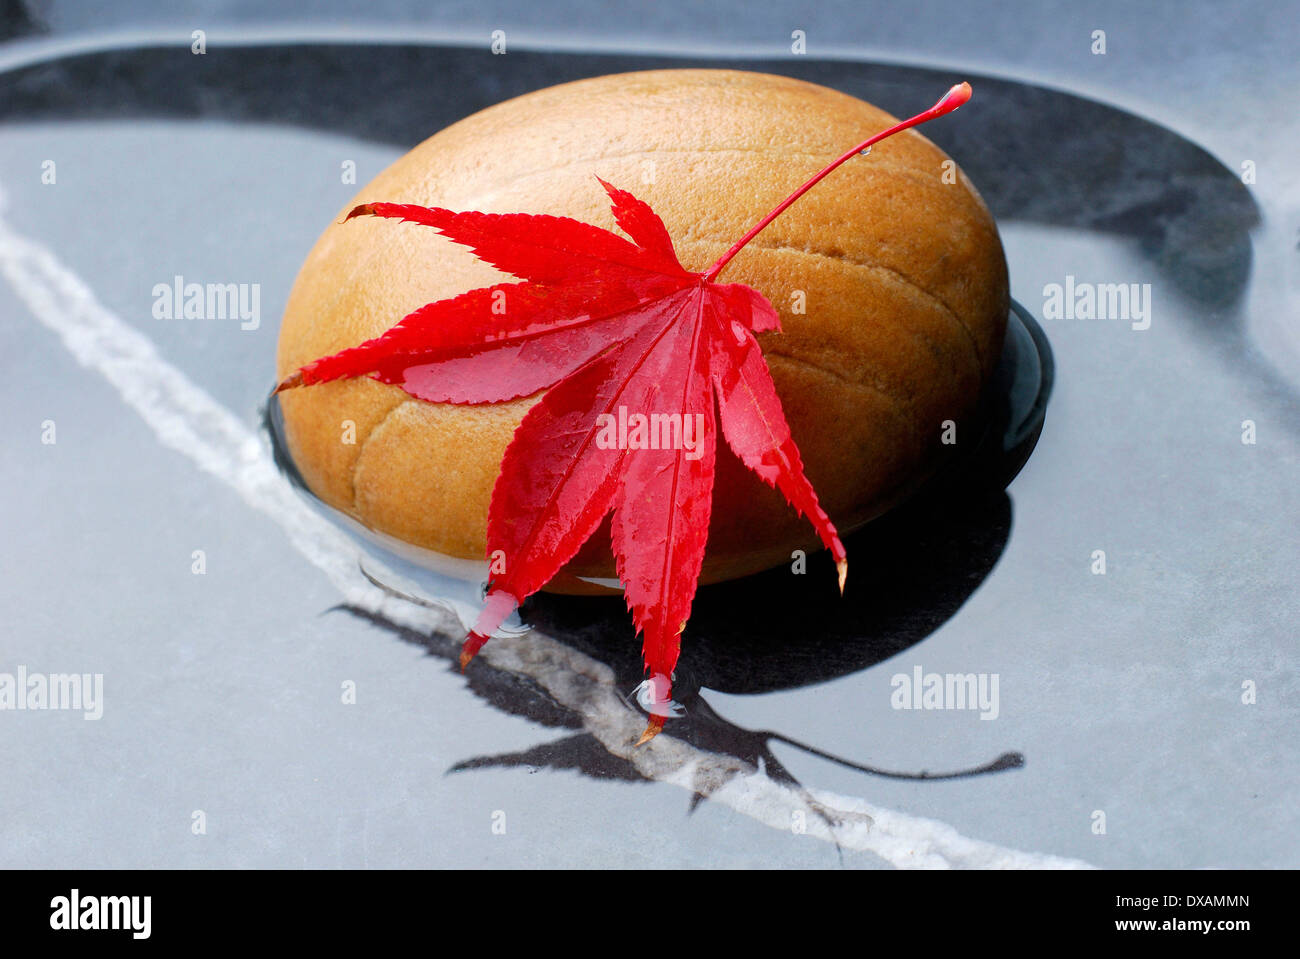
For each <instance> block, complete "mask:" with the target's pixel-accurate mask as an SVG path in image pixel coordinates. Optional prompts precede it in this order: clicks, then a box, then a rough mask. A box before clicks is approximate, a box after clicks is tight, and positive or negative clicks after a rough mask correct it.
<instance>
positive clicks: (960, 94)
mask: <svg viewBox="0 0 1300 959" xmlns="http://www.w3.org/2000/svg"><path fill="white" fill-rule="evenodd" d="M970 95H971V89H970V84H969V83H958V84H957V85H956V86H954V87H952V89H950V90H949V91H948V92H947V93H945V94H944V95H943V97H942V98H941V99H940V100H939V102H938V103H936V104H935V105H934V106H932V107H930V109H928V110H926V111H925V112H924V113H918V114H917V115H916V116H914V117H912V118H911V119H909V120H904V121H903V122H902V123H898V124H895V125H894V126H892V127H890V128H889V129H888V130H884V131H882V132H880V133H877V134H876V135H875V136H873V137H870V138H869V139H866V140H863V141H862V142H861V143H859V144H858V145H857V146H855V147H854V148H853V149H852V150H849V151H848V152H846V153H845V154H844V155H843V156H841V157H840V158H839V159H838V160H836V161H835V162H834V163H832V164H830V165H829V166H827V167H826V168H825V169H823V170H822V171H821V172H820V173H818V174H817V175H816V176H814V177H813V178H812V179H810V180H809V181H808V182H807V183H805V184H804V185H803V186H801V187H799V189H797V190H795V191H794V192H793V193H791V194H790V195H789V196H788V197H786V198H785V199H784V200H782V201H781V203H780V204H779V205H778V206H777V207H776V209H774V210H773V211H772V212H771V213H769V214H768V215H767V216H765V217H763V219H761V220H759V221H758V222H757V223H756V224H754V227H753V229H751V230H750V231H749V232H748V233H746V234H745V235H744V236H742V237H741V238H740V239H739V240H737V241H736V244H735V246H733V247H732V248H731V249H730V250H728V251H727V252H726V253H724V254H722V256H720V257H718V260H717V262H715V263H714V264H713V265H712V266H711V267H709V268H708V269H707V270H705V271H704V273H703V274H701V275H702V276H703V278H704V279H705V280H706V281H709V282H712V281H713V280H714V279H716V278H717V275H718V274H719V273H721V272H722V268H723V267H725V266H726V265H727V264H728V263H730V262H731V258H732V257H734V256H735V255H736V254H737V253H739V252H740V251H741V250H743V249H744V248H745V244H747V243H748V242H749V241H750V240H752V239H753V238H754V237H756V236H758V234H759V233H761V232H763V229H764V228H765V227H766V226H767V225H768V224H769V223H771V222H772V221H773V220H775V219H776V218H777V217H778V216H780V215H781V214H782V213H784V212H785V211H786V210H787V209H788V208H789V207H790V205H791V204H792V203H794V201H795V200H797V199H799V197H801V196H803V195H804V194H805V193H807V192H808V191H809V190H811V189H812V188H813V187H815V186H816V185H817V184H818V183H820V182H821V181H822V180H823V179H825V178H826V177H827V176H828V175H829V174H830V173H831V172H833V171H834V170H835V169H836V168H837V167H838V166H839V165H840V164H842V163H847V162H848V161H849V160H851V159H853V157H855V156H857V155H858V154H859V153H861V152H862V151H863V150H866V149H867V148H869V147H870V146H871V145H872V144H873V143H879V142H880V141H881V140H883V139H885V138H886V137H891V136H893V135H894V134H895V133H898V132H900V131H902V130H906V129H908V128H909V127H914V126H919V125H920V124H922V123H925V122H926V121H927V120H933V119H934V118H935V117H941V116H943V115H944V114H946V113H952V111H954V110H956V109H957V108H958V107H959V106H961V105H962V104H963V103H965V102H966V101H967V100H969V99H970Z"/></svg>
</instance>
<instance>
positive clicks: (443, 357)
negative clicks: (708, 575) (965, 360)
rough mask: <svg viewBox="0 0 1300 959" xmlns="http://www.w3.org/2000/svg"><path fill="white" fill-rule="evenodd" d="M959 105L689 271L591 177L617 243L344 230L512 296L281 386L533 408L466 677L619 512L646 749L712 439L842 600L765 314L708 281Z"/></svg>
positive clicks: (456, 302)
mask: <svg viewBox="0 0 1300 959" xmlns="http://www.w3.org/2000/svg"><path fill="white" fill-rule="evenodd" d="M969 97H970V87H969V86H968V85H966V84H959V85H958V86H956V87H953V88H952V90H950V91H949V92H948V94H947V95H946V96H945V97H944V98H943V99H942V100H940V101H939V102H938V103H937V104H935V106H934V107H932V108H931V109H930V110H927V111H926V112H925V113H922V114H918V115H917V116H916V117H913V118H911V119H910V120H906V121H903V122H902V123H900V124H898V125H896V126H894V127H891V128H890V129H889V130H886V131H884V132H882V133H879V134H877V135H876V136H874V137H872V138H871V139H869V140H867V141H865V142H864V143H862V144H859V145H858V146H856V147H854V148H853V149H852V150H850V151H849V152H847V153H845V154H844V155H843V156H842V157H840V158H839V159H838V160H837V161H835V162H834V163H832V164H831V165H830V166H828V167H826V168H825V169H824V170H822V171H821V172H820V173H818V174H817V176H815V177H813V178H812V179H810V180H809V181H808V182H807V183H805V184H804V185H803V186H802V187H801V188H800V189H799V190H797V191H796V192H795V193H793V194H792V195H791V196H789V197H788V198H787V199H786V200H785V201H784V202H782V203H781V204H780V205H779V206H778V207H777V208H776V209H774V210H773V211H772V212H771V213H770V214H768V216H767V217H765V218H764V219H763V220H761V221H760V222H759V223H758V224H757V225H756V226H755V227H754V228H753V229H752V230H750V231H749V233H747V234H746V235H745V236H744V237H742V238H741V240H740V241H738V242H737V243H736V244H735V245H734V246H733V247H732V248H731V249H730V250H728V251H727V253H725V254H724V255H723V256H722V257H721V258H719V259H718V261H717V262H715V263H714V264H713V265H712V266H711V267H710V268H709V269H707V270H705V271H704V272H701V273H694V272H691V271H689V270H687V269H685V268H684V267H683V266H682V265H681V263H680V262H679V261H678V259H677V254H676V252H675V250H674V249H673V243H672V239H671V238H670V237H669V235H668V231H667V229H666V228H665V227H664V224H663V221H662V220H660V218H659V217H658V215H657V214H655V212H654V211H653V210H652V209H651V208H650V207H649V205H647V204H646V203H644V202H643V201H641V200H639V199H637V198H636V197H634V196H633V195H632V194H631V193H628V192H626V191H624V190H620V189H617V188H616V187H614V186H611V185H610V184H609V183H606V182H605V181H604V180H599V178H597V179H598V180H599V182H600V184H601V186H603V187H604V189H605V191H606V193H608V195H609V199H610V202H611V204H612V209H613V213H614V219H615V221H616V222H617V224H618V226H619V227H620V228H621V229H622V230H623V231H624V233H626V234H627V236H626V237H623V236H620V235H618V234H616V233H613V232H611V231H608V230H604V229H601V228H599V227H595V226H592V225H590V224H587V223H581V222H578V221H576V220H572V219H569V218H567V217H558V216H543V215H530V214H523V213H508V214H490V213H477V212H453V211H451V210H445V209H441V208H438V207H424V206H416V205H412V204H400V203H367V204H363V205H361V206H358V207H356V208H355V209H354V210H352V212H351V213H349V214H348V217H347V219H349V220H350V219H352V218H353V217H357V216H363V215H368V216H378V217H390V218H394V219H398V220H404V221H408V222H411V223H416V224H420V225H422V226H427V227H432V228H433V229H435V230H437V231H438V232H439V233H441V234H442V235H443V236H446V237H447V238H448V239H450V240H453V241H454V242H456V243H460V244H463V245H465V246H468V247H470V248H471V249H472V250H473V251H474V253H475V254H476V255H477V256H478V257H479V258H480V259H481V260H483V261H485V262H487V263H490V264H491V265H492V266H494V267H496V268H497V269H498V270H500V271H502V272H504V273H507V274H510V275H512V276H514V277H516V278H518V280H519V282H506V283H498V284H495V285H493V286H489V287H484V288H481V289H476V290H471V291H470V292H468V293H463V294H461V295H460V296H455V297H452V298H450V299H446V300H439V301H437V302H435V303H430V304H428V305H426V306H423V307H421V308H420V309H418V310H416V311H415V312H414V313H411V314H410V315H408V316H407V317H405V318H404V319H403V320H401V321H400V322H399V323H398V324H397V325H396V326H394V327H393V328H392V329H390V330H388V331H387V332H386V333H384V334H383V335H382V336H379V337H376V338H375V339H372V340H368V341H366V342H364V343H362V344H360V345H358V346H355V347H352V348H350V349H346V350H343V351H342V352H339V353H335V354H333V355H331V356H326V357H322V358H320V359H317V360H315V361H313V362H311V363H308V364H307V365H306V366H303V367H302V368H300V369H299V370H298V371H297V372H296V373H294V374H293V375H291V376H290V377H288V378H287V379H285V381H284V382H283V383H281V384H280V386H279V387H278V388H277V392H278V391H279V390H283V389H289V388H292V387H298V386H310V385H312V384H316V383H326V382H329V381H331V380H336V379H341V378H347V377H355V376H369V377H371V378H373V379H376V380H379V381H381V382H384V383H391V384H394V385H396V386H400V387H401V388H402V389H403V390H405V391H406V392H407V393H409V394H410V395H412V396H415V397H417V398H419V399H422V400H427V401H429V402H432V403H470V404H477V403H500V402H504V401H507V400H513V399H518V398H520V397H525V396H531V395H533V394H535V393H538V392H540V391H542V390H545V391H546V392H545V394H544V395H543V396H542V398H541V400H540V401H539V402H537V403H536V404H535V405H534V406H533V407H532V408H531V409H530V410H529V411H528V413H527V414H526V415H525V416H524V419H523V421H522V422H521V423H520V425H519V427H518V429H517V430H516V432H515V435H514V438H513V440H512V441H511V443H510V445H509V447H508V448H507V449H506V452H505V456H504V458H503V459H502V463H501V473H500V475H499V476H498V478H497V481H496V485H495V487H494V488H493V491H492V501H491V506H490V509H489V514H488V530H487V554H488V556H489V557H492V556H497V557H501V556H504V571H502V572H499V573H497V574H495V575H494V576H493V578H492V579H491V581H490V583H489V587H488V593H487V597H486V602H485V605H484V609H483V611H482V613H481V614H480V616H479V618H478V621H477V622H476V623H475V625H474V628H473V630H472V631H471V632H470V634H469V636H468V638H467V639H466V640H465V644H464V648H463V651H462V653H461V658H460V659H461V667H462V669H463V668H464V667H465V666H466V665H467V664H468V663H469V662H470V660H471V659H472V658H473V657H474V655H475V654H476V653H477V652H478V650H479V649H480V648H481V647H482V646H483V644H484V643H485V642H487V640H488V637H490V636H491V635H492V633H493V632H494V631H495V630H496V629H497V627H499V626H500V625H501V623H502V622H503V621H504V620H505V618H506V617H507V616H509V615H510V613H511V612H513V611H514V610H515V609H516V608H517V607H518V605H519V604H520V603H521V602H522V601H523V600H524V599H525V598H527V597H528V596H530V595H532V594H533V593H535V592H537V591H538V590H539V589H541V588H542V587H543V586H545V585H546V583H547V582H548V581H550V579H551V578H552V577H553V576H555V574H556V573H558V572H559V571H560V569H561V568H562V567H563V566H564V565H565V564H566V563H568V562H569V560H571V559H572V558H573V556H574V555H575V554H576V553H577V552H578V549H579V548H580V547H581V546H582V544H583V543H584V542H585V541H586V540H587V539H588V538H589V537H590V536H591V535H592V534H593V533H594V532H595V531H596V529H597V527H598V526H599V525H600V524H601V522H602V521H603V520H604V518H605V517H606V516H607V515H608V514H610V513H611V512H612V513H613V518H612V522H611V529H612V541H613V548H614V555H615V559H616V565H617V570H618V576H619V580H620V581H621V582H622V583H623V588H624V594H625V598H626V600H627V603H628V607H629V608H630V609H631V611H632V615H633V621H634V623H635V625H636V628H637V631H638V632H639V633H640V634H641V635H642V637H643V642H642V653H643V656H644V660H645V666H646V670H647V672H648V673H649V674H650V690H651V696H650V699H651V703H652V704H651V706H650V707H649V708H650V710H651V719H650V723H649V725H648V726H647V728H646V731H645V733H644V734H643V735H642V739H641V742H644V741H645V740H647V739H648V738H650V737H651V736H653V735H654V734H655V733H657V732H658V731H659V730H660V729H661V728H662V726H663V720H664V716H665V715H667V714H668V712H669V705H670V703H671V677H672V673H673V669H674V667H675V666H676V664H677V658H678V654H679V652H680V649H681V634H682V631H683V630H684V629H685V627H686V622H687V619H688V618H689V616H690V609H691V603H692V601H693V599H694V597H695V590H696V584H697V582H698V580H699V575H700V569H701V566H702V564H703V562H704V547H705V541H706V539H707V537H708V529H709V514H710V509H711V507H712V499H713V480H714V464H715V459H716V452H717V441H718V440H717V436H718V431H719V429H720V431H721V435H722V437H724V438H725V441H726V443H727V445H728V446H729V447H730V448H731V450H732V452H733V453H735V455H736V456H737V457H739V459H740V460H741V461H742V462H743V463H744V464H745V465H746V466H748V467H749V468H750V469H751V470H753V471H754V472H755V473H756V474H757V475H758V476H759V477H761V478H762V479H763V480H764V481H766V482H767V483H768V484H769V485H771V486H773V487H775V488H777V489H779V490H780V491H781V492H782V493H783V494H784V495H785V498H786V499H787V500H788V501H789V503H790V505H791V506H792V507H793V508H794V509H796V510H798V511H799V512H800V513H802V514H803V515H804V516H806V517H807V518H808V519H809V521H810V522H811V524H812V526H813V528H814V529H815V530H816V531H817V534H818V536H819V537H820V538H821V541H822V542H823V543H824V544H825V546H826V548H827V549H829V550H830V551H831V555H832V556H833V557H834V559H835V563H836V567H837V569H838V572H839V585H840V590H841V592H842V591H843V589H844V579H845V575H846V572H847V559H846V556H845V552H844V545H843V544H842V543H841V542H840V538H839V536H838V534H837V533H836V531H835V527H834V525H833V524H832V523H831V521H830V519H829V517H827V515H826V513H825V512H824V511H823V510H822V508H821V506H820V505H819V504H818V502H817V494H816V492H815V491H814V490H813V487H812V485H811V484H810V483H809V482H808V479H807V477H806V476H805V475H804V472H803V465H802V463H801V461H800V457H799V450H798V448H797V447H796V446H795V442H794V439H793V438H792V437H791V435H790V427H789V425H788V424H787V422H786V419H785V414H784V413H783V412H782V409H781V402H780V399H779V398H778V397H777V393H776V389H775V387H774V385H773V383H772V378H771V375H770V373H769V372H768V367H767V363H766V362H765V361H764V359H763V354H762V350H761V349H760V347H759V343H758V340H757V339H756V338H755V334H756V333H763V332H769V331H779V330H780V326H781V325H780V319H779V317H778V315H777V311H776V310H775V309H774V308H773V306H772V304H771V303H770V302H769V301H768V300H767V298H766V297H765V296H763V294H762V293H760V292H759V291H758V290H755V289H753V288H751V287H748V286H745V285H742V284H739V283H719V282H717V276H718V274H719V272H720V271H721V270H722V268H723V267H724V266H725V265H726V264H727V263H728V262H729V261H730V260H731V259H732V257H734V256H735V255H736V253H738V252H739V251H740V249H741V248H743V247H744V246H745V244H747V243H748V242H749V241H750V240H751V239H752V238H753V237H754V236H755V235H757V233H758V232H759V231H760V230H762V229H763V228H764V227H765V226H767V224H768V223H770V222H771V221H772V220H773V219H775V218H776V217H777V216H779V215H780V214H781V213H782V212H783V211H784V210H785V209H786V208H787V207H788V206H789V205H790V204H791V203H793V202H794V201H795V200H797V199H798V198H799V197H800V196H802V195H803V194H804V193H805V192H807V190H809V189H811V188H812V187H813V186H814V185H815V184H816V183H817V182H818V181H820V180H821V179H822V178H823V177H825V176H826V175H827V174H828V173H830V172H831V171H832V170H834V169H835V168H836V167H837V166H839V165H840V164H841V163H844V162H845V161H847V160H848V159H849V158H851V157H852V156H854V155H855V154H857V153H858V152H859V151H861V150H863V149H865V148H866V147H867V146H870V145H871V144H872V143H875V142H877V141H878V140H881V139H884V138H885V137H886V136H890V135H892V134H893V133H896V132H898V131H899V130H902V129H906V128H907V127H910V126H914V125H916V124H918V123H922V122H924V121H925V120H928V119H931V118H933V117H935V116H939V115H942V114H943V113H947V112H950V111H951V110H954V109H956V108H957V107H958V106H960V105H961V104H962V103H965V102H966V100H967V99H969ZM628 424H633V425H632V428H631V429H629V428H628ZM637 430H640V433H639V435H638V434H637ZM498 551H500V552H498ZM498 565H499V564H498Z"/></svg>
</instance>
